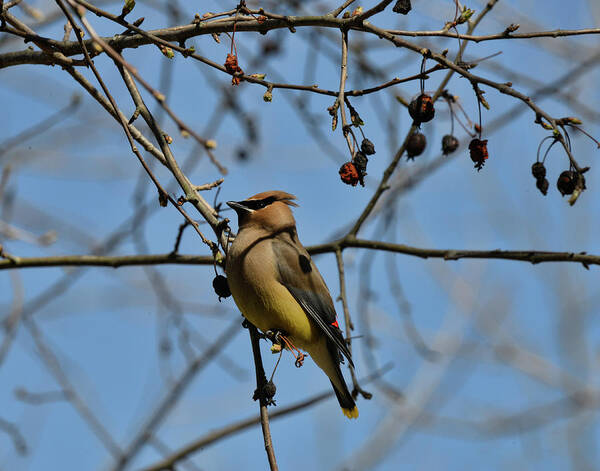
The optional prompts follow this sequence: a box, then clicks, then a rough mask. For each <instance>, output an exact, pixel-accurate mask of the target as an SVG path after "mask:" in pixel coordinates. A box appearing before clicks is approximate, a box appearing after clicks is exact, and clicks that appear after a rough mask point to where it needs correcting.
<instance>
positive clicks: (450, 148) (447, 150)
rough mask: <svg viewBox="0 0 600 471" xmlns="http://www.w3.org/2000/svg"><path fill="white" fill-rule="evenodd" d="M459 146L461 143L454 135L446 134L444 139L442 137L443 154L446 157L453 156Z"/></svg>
mask: <svg viewBox="0 0 600 471" xmlns="http://www.w3.org/2000/svg"><path fill="white" fill-rule="evenodd" d="M459 144H460V143H459V142H458V139H456V137H454V136H453V135H452V134H446V135H445V136H444V137H442V152H443V153H444V155H448V154H451V153H452V152H454V151H455V150H456V149H458V146H459Z"/></svg>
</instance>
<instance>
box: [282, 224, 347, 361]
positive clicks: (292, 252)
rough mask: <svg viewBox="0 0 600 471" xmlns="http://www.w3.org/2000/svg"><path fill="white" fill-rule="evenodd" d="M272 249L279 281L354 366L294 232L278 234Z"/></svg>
mask: <svg viewBox="0 0 600 471" xmlns="http://www.w3.org/2000/svg"><path fill="white" fill-rule="evenodd" d="M273 251H274V253H275V257H276V260H277V262H276V263H277V268H278V271H279V276H280V282H281V284H282V285H284V286H285V287H286V288H287V289H288V291H289V292H290V293H291V295H292V296H293V297H294V299H295V300H296V301H297V302H298V304H300V306H301V307H302V309H303V310H304V312H305V313H306V314H307V315H308V317H309V318H310V319H312V320H313V321H314V323H315V324H316V325H317V326H318V327H319V328H320V329H321V330H322V331H323V333H325V335H326V336H327V337H328V339H329V340H330V341H331V342H332V343H333V345H335V347H336V349H337V350H338V351H339V352H341V353H342V354H343V355H344V356H345V357H346V358H347V359H348V362H349V363H350V365H352V366H354V363H353V362H352V354H351V353H350V350H348V345H347V344H346V341H345V340H344V336H343V335H342V331H341V330H340V328H339V326H338V323H337V319H336V313H335V308H334V307H333V301H332V300H331V295H330V294H329V290H328V289H327V285H326V284H325V281H323V278H322V277H321V274H320V273H319V271H318V270H317V267H316V266H315V264H314V263H313V262H312V260H311V259H310V255H309V254H308V252H307V251H306V249H305V248H304V247H303V246H302V244H300V242H299V241H298V238H297V236H296V234H295V231H293V232H285V233H280V234H278V235H277V236H276V237H275V238H274V239H273ZM340 360H341V356H340Z"/></svg>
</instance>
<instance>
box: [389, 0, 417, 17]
mask: <svg viewBox="0 0 600 471" xmlns="http://www.w3.org/2000/svg"><path fill="white" fill-rule="evenodd" d="M411 9H412V6H411V5H410V0H398V1H397V2H396V4H395V5H394V8H392V11H394V12H396V13H401V14H402V15H406V14H407V13H408V12H409V11H410V10H411Z"/></svg>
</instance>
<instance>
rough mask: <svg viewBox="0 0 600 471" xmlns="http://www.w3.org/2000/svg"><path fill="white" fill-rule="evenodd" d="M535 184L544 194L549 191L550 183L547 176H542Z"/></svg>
mask: <svg viewBox="0 0 600 471" xmlns="http://www.w3.org/2000/svg"><path fill="white" fill-rule="evenodd" d="M535 186H537V189H538V190H540V191H541V192H542V195H546V194H547V193H548V186H550V184H549V183H548V180H547V179H546V178H544V177H542V178H538V179H537V181H536V182H535Z"/></svg>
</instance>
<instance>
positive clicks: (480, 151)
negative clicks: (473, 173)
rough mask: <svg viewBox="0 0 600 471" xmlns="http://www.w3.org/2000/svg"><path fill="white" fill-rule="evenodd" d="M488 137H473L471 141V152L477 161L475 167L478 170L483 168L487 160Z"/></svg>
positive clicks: (473, 159) (472, 158)
mask: <svg viewBox="0 0 600 471" xmlns="http://www.w3.org/2000/svg"><path fill="white" fill-rule="evenodd" d="M487 142H488V141H487V139H485V140H483V141H482V140H480V139H473V140H472V141H471V142H470V143H469V152H470V154H471V160H472V161H473V162H475V168H476V169H477V171H479V170H481V169H482V168H483V165H484V164H485V161H486V160H487V158H488V157H489V156H488V150H487Z"/></svg>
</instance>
